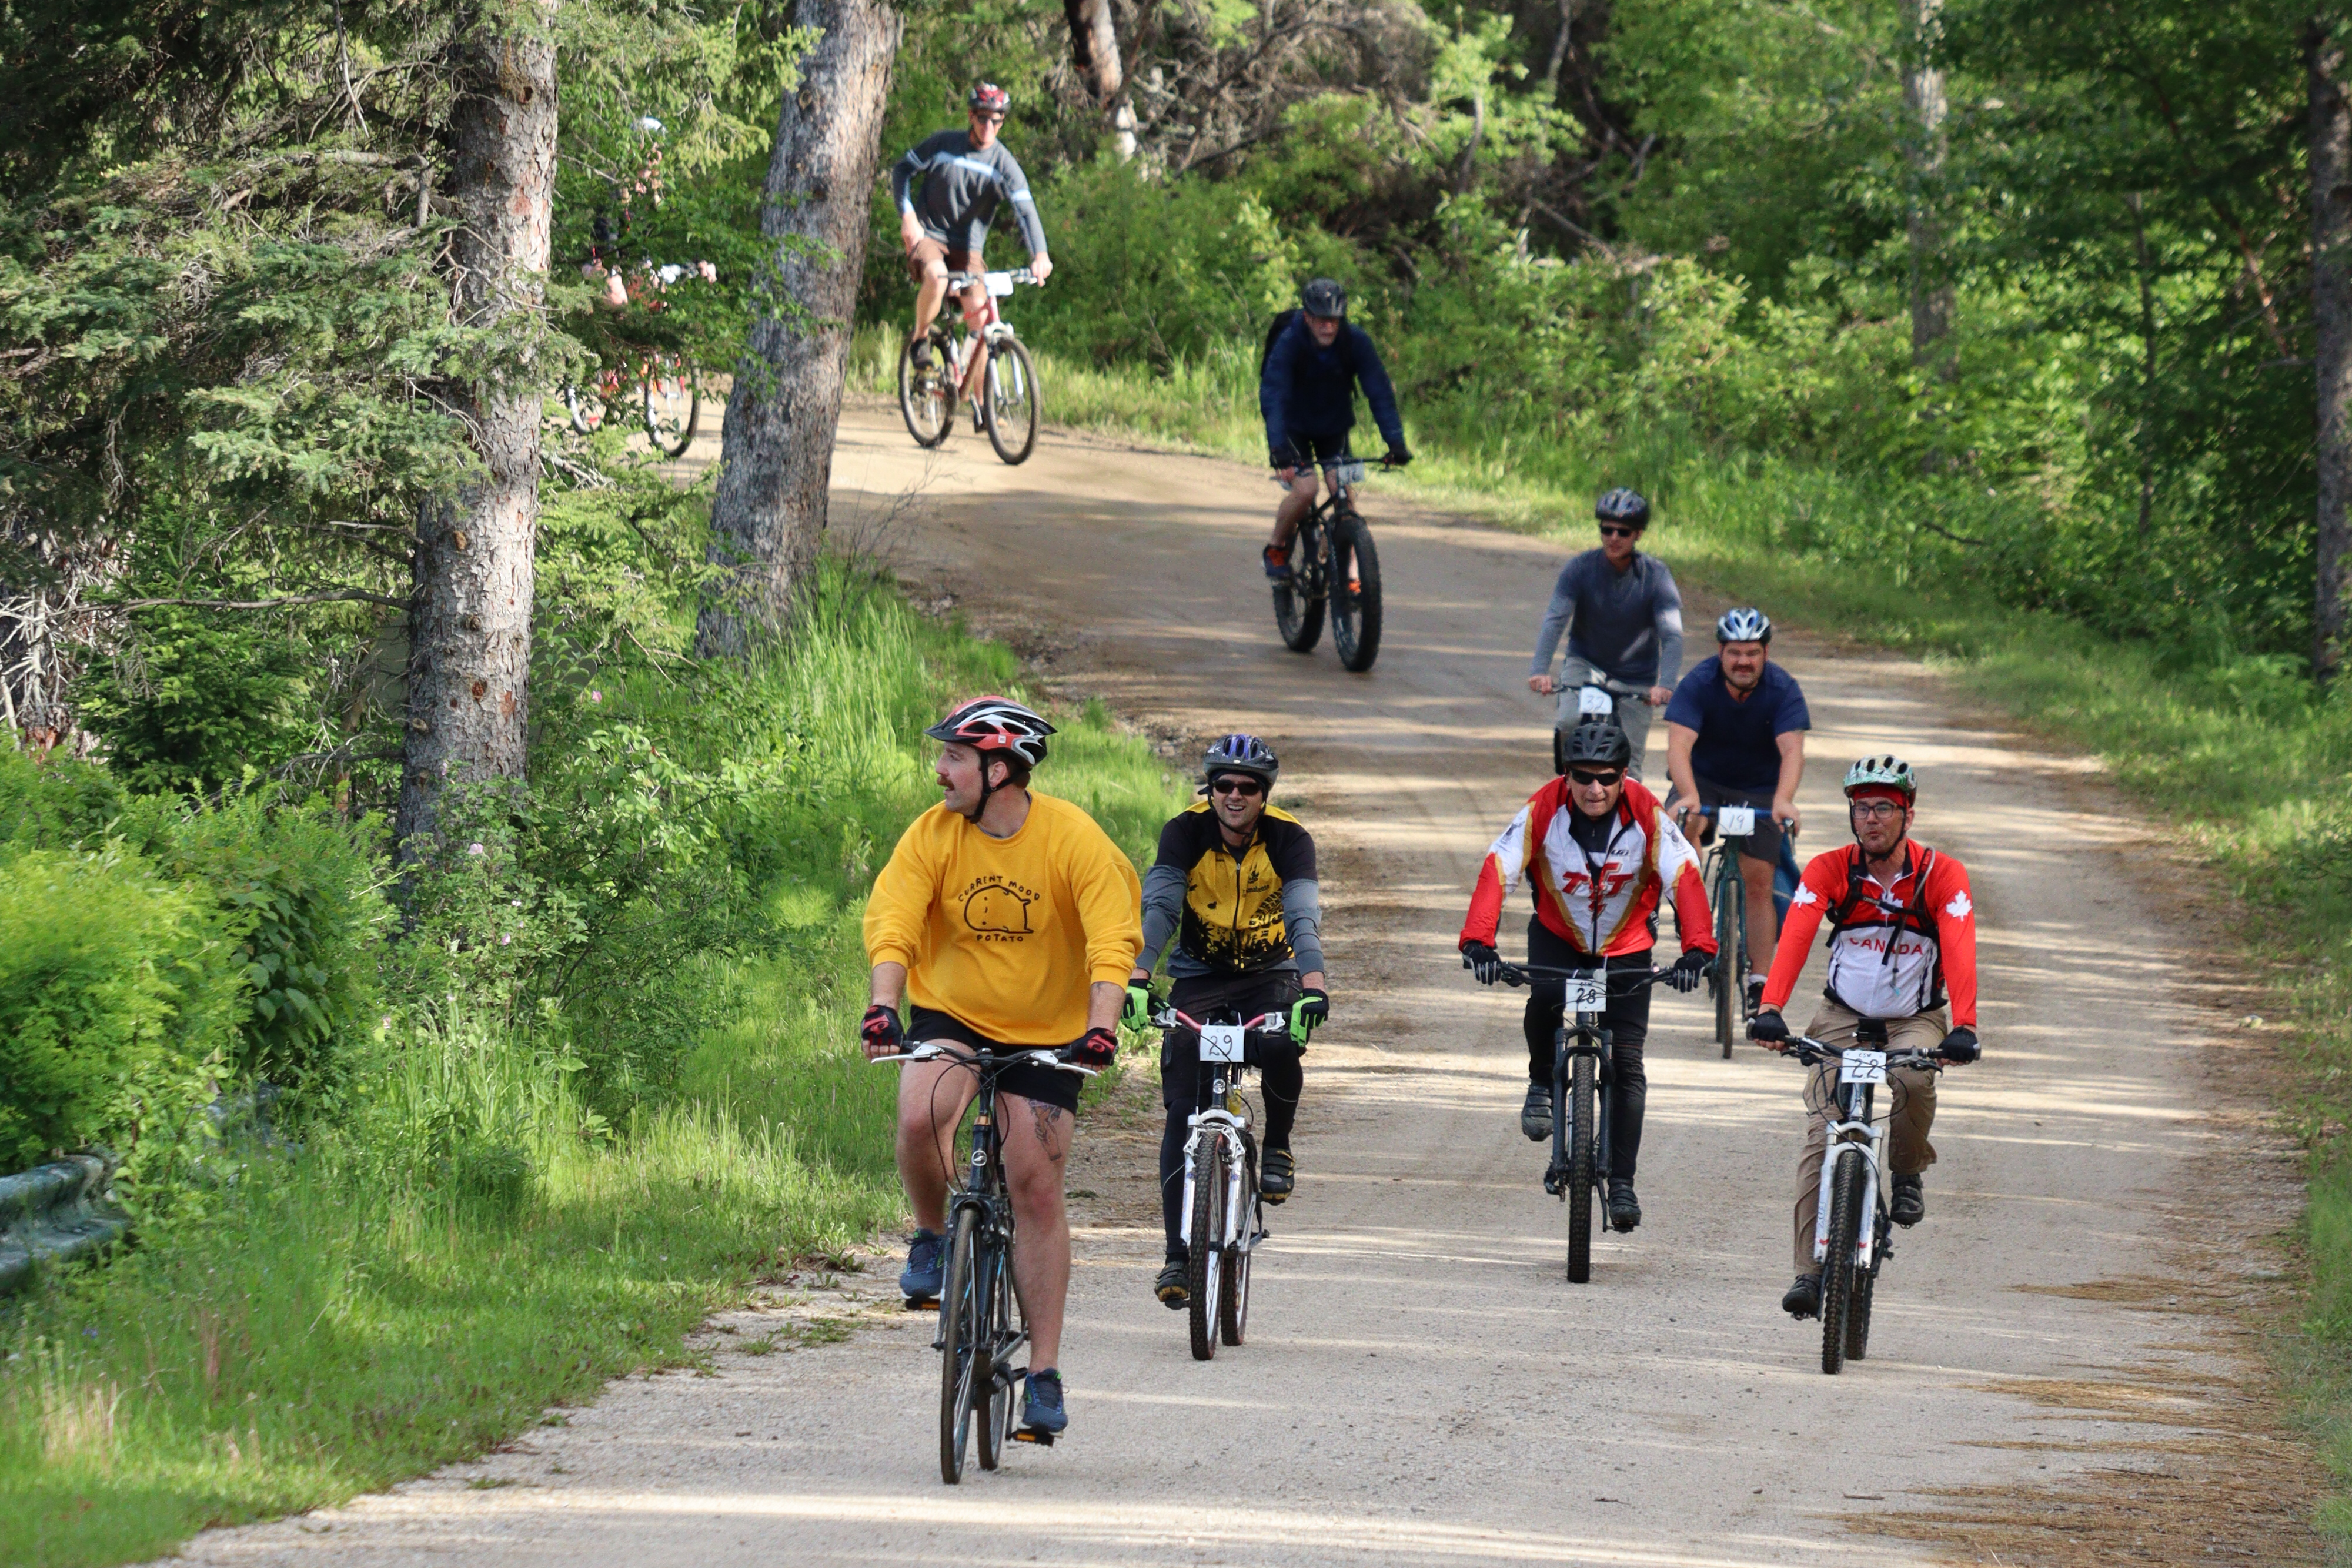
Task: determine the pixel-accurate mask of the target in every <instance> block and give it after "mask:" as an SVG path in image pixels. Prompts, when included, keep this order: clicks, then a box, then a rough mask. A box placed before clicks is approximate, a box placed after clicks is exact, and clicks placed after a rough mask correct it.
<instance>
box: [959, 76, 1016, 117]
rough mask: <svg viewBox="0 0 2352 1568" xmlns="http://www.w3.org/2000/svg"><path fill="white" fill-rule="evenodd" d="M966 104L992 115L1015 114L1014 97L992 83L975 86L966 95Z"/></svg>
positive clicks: (985, 82) (986, 82)
mask: <svg viewBox="0 0 2352 1568" xmlns="http://www.w3.org/2000/svg"><path fill="white" fill-rule="evenodd" d="M964 102H966V103H967V104H969V105H971V107H972V108H974V109H982V110H987V111H988V112H989V113H991V114H1010V113H1012V112H1013V95H1012V94H1011V93H1009V92H1007V91H1005V90H1004V89H1003V88H1001V87H999V86H997V85H996V84H995V83H994V82H992V81H984V82H980V83H977V84H975V85H974V86H973V88H972V89H971V92H970V93H968V94H966V95H965V97H964Z"/></svg>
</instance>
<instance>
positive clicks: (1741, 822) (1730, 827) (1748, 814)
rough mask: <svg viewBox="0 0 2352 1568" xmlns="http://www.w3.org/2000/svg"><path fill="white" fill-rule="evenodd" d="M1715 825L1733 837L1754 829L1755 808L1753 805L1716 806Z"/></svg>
mask: <svg viewBox="0 0 2352 1568" xmlns="http://www.w3.org/2000/svg"><path fill="white" fill-rule="evenodd" d="M1715 825H1716V826H1717V827H1718V828H1720V829H1722V830H1723V831H1724V832H1725V833H1726V834H1727V835H1729V836H1730V837H1733V838H1738V837H1740V836H1742V835H1744V834H1747V833H1752V832H1754V831H1756V808H1755V807H1753V806H1717V808H1716V809H1715Z"/></svg>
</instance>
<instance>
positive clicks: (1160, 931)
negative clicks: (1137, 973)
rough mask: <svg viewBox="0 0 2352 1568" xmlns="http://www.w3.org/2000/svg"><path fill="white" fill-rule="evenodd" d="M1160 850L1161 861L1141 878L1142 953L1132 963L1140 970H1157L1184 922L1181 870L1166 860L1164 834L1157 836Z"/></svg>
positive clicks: (1182, 874)
mask: <svg viewBox="0 0 2352 1568" xmlns="http://www.w3.org/2000/svg"><path fill="white" fill-rule="evenodd" d="M1167 849H1168V835H1167V834H1165V833H1162V834H1160V856H1161V858H1160V860H1159V861H1157V862H1154V863H1153V865H1152V867H1151V870H1150V872H1149V873H1146V874H1145V876H1144V878H1143V951H1142V952H1141V953H1140V954H1139V955H1138V956H1136V960H1135V967H1137V968H1139V969H1156V968H1158V967H1160V949H1161V948H1163V947H1165V946H1168V938H1170V937H1171V936H1174V935H1176V927H1177V926H1178V925H1181V923H1182V921H1183V918H1184V868H1183V867H1182V866H1181V865H1178V864H1177V863H1176V862H1174V861H1173V860H1171V859H1169V858H1167Z"/></svg>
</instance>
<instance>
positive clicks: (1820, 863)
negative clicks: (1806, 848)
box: [1764, 850, 1845, 1012]
mask: <svg viewBox="0 0 2352 1568" xmlns="http://www.w3.org/2000/svg"><path fill="white" fill-rule="evenodd" d="M1844 894H1845V852H1843V850H1832V851H1830V852H1828V853H1827V854H1820V855H1815V856H1814V857H1813V858H1812V861H1811V863H1810V864H1808V865H1807V866H1806V867H1805V874H1804V878H1803V880H1801V882H1799V883H1797V893H1796V896H1795V897H1793V898H1791V899H1790V900H1789V913H1788V915H1787V917H1786V918H1784V919H1783V920H1782V921H1781V922H1780V946H1777V947H1775V948H1773V949H1772V973H1771V974H1770V975H1769V977H1767V978H1766V979H1765V981H1764V1005H1765V1006H1766V1007H1768V1008H1770V1009H1772V1010H1773V1011H1775V1012H1778V1011H1780V1009H1782V1008H1785V1007H1787V1006H1788V1005H1789V993H1790V992H1791V991H1793V990H1795V989H1796V988H1797V977H1798V976H1799V975H1801V974H1803V973H1804V972H1805V953H1806V950H1807V949H1808V948H1810V947H1811V946H1812V945H1813V933H1815V932H1816V931H1819V930H1820V929H1821V928H1822V915H1824V914H1826V913H1828V911H1829V907H1830V905H1831V904H1833V903H1835V902H1836V901H1837V900H1838V899H1840V898H1842V897H1843V896H1844Z"/></svg>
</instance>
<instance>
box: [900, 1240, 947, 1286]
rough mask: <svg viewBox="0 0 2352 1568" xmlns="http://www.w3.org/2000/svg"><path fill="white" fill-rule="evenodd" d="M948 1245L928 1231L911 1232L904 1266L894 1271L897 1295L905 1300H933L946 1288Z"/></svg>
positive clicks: (945, 1241)
mask: <svg viewBox="0 0 2352 1568" xmlns="http://www.w3.org/2000/svg"><path fill="white" fill-rule="evenodd" d="M947 1250H948V1242H947V1238H946V1237H944V1236H940V1235H935V1234H934V1233H932V1232H931V1231H929V1230H921V1229H919V1230H917V1231H916V1232H915V1244H914V1245H913V1246H912V1247H909V1248H908V1249H907V1266H906V1268H904V1269H902V1270H899V1272H898V1293H899V1294H900V1295H902V1296H904V1297H906V1298H907V1300H908V1301H938V1300H939V1299H940V1291H944V1290H946V1289H947V1286H948V1282H947V1271H948V1264H947Z"/></svg>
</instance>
